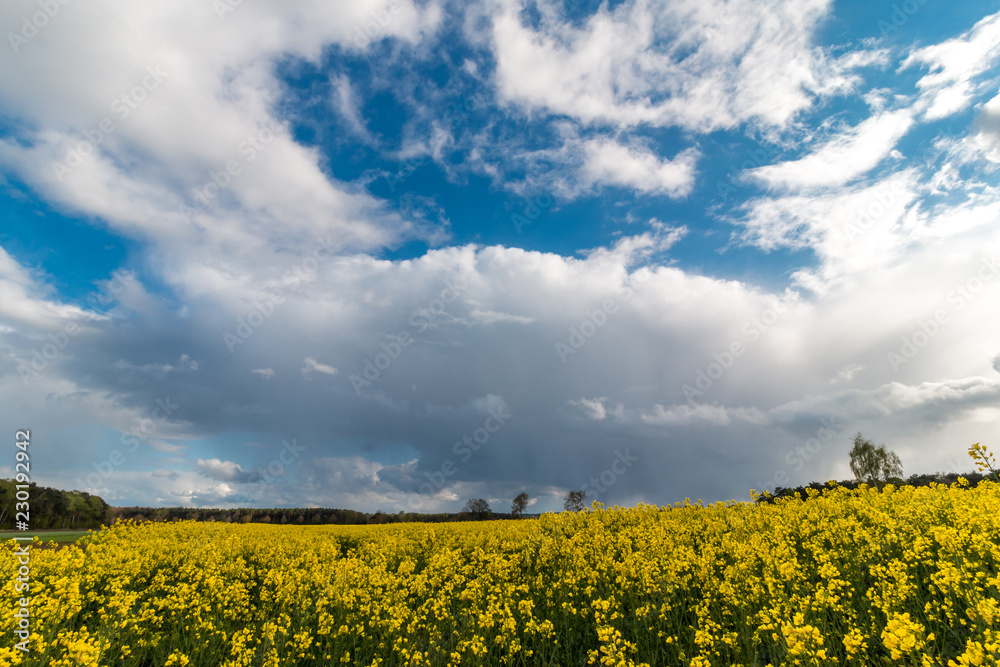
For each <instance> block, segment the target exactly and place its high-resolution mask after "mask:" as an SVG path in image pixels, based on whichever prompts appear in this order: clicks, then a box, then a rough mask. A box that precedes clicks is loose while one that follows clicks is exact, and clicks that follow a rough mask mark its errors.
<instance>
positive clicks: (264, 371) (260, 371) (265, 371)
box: [250, 368, 274, 380]
mask: <svg viewBox="0 0 1000 667" xmlns="http://www.w3.org/2000/svg"><path fill="white" fill-rule="evenodd" d="M250 372H251V373H256V374H257V375H259V376H261V377H262V378H264V379H265V380H270V379H271V378H273V377H274V369H272V368H255V369H253V370H252V371H250Z"/></svg>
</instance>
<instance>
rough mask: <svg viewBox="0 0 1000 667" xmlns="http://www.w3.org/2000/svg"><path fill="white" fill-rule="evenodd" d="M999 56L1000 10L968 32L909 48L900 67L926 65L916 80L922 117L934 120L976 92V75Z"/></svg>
mask: <svg viewBox="0 0 1000 667" xmlns="http://www.w3.org/2000/svg"><path fill="white" fill-rule="evenodd" d="M998 59H1000V13H997V14H992V15H990V16H987V17H986V18H984V19H982V20H980V21H979V22H978V23H976V25H975V26H973V28H972V29H971V30H969V31H968V32H966V33H964V34H962V35H959V36H958V37H955V38H953V39H949V40H946V41H944V42H941V43H939V44H933V45H931V46H925V47H923V48H921V49H917V50H915V51H913V52H912V53H911V54H910V55H909V57H907V59H906V60H905V61H903V64H902V66H901V69H902V68H906V67H910V66H913V65H926V66H927V67H928V68H929V69H930V71H929V72H928V73H927V74H925V75H924V76H923V77H922V78H921V79H920V80H919V81H918V82H917V87H918V88H920V89H921V90H922V91H923V93H922V95H921V105H922V106H923V108H924V118H926V119H927V120H935V119H938V118H945V117H947V116H950V115H952V114H954V113H957V112H959V111H961V110H963V109H965V108H966V107H968V106H969V104H970V103H971V102H972V99H973V97H974V96H975V95H976V94H977V88H978V85H977V83H976V81H975V79H976V77H978V76H979V75H981V74H983V73H984V72H985V71H987V70H988V69H989V68H990V67H992V66H993V65H994V64H995V63H996V62H997V60H998Z"/></svg>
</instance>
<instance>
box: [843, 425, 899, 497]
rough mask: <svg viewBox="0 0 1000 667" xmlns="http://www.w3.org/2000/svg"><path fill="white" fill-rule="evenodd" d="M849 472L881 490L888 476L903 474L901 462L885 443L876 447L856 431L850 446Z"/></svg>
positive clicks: (859, 479)
mask: <svg viewBox="0 0 1000 667" xmlns="http://www.w3.org/2000/svg"><path fill="white" fill-rule="evenodd" d="M851 472H853V473H854V476H855V477H856V478H857V479H858V481H860V482H867V483H870V484H874V485H875V488H876V489H878V490H879V491H881V490H882V486H883V485H884V484H885V483H886V482H888V481H889V478H890V477H902V476H903V464H902V463H901V462H900V460H899V457H898V456H896V454H895V452H892V451H889V450H887V449H886V448H885V445H879V446H878V447H876V446H875V443H873V442H872V441H871V440H869V439H868V438H866V437H864V436H863V435H861V433H860V432H858V433H856V434H855V435H854V447H852V448H851Z"/></svg>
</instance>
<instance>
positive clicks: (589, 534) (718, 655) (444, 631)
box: [0, 482, 1000, 667]
mask: <svg viewBox="0 0 1000 667" xmlns="http://www.w3.org/2000/svg"><path fill="white" fill-rule="evenodd" d="M810 495H811V497H810V498H809V499H808V500H800V499H796V498H787V499H781V500H779V501H777V502H775V503H760V504H749V503H734V502H730V503H716V504H713V505H708V506H703V505H702V504H701V503H700V502H699V503H695V504H692V503H690V502H687V501H686V502H685V503H682V504H678V505H675V506H673V507H653V506H645V505H642V506H639V507H637V508H632V509H619V508H610V509H605V508H603V507H601V506H599V505H596V504H595V507H594V509H593V511H590V512H580V513H575V514H574V513H564V514H547V515H544V516H542V517H541V518H540V519H533V520H522V521H492V522H476V523H452V524H402V525H381V526H273V525H262V524H251V525H236V524H219V523H192V522H183V523H168V524H163V523H160V524H143V525H137V524H132V523H123V524H119V525H116V526H114V527H113V528H110V529H105V530H102V531H100V532H99V533H95V534H94V535H92V536H90V537H88V538H85V539H84V540H83V541H82V542H81V543H80V545H79V546H73V547H67V548H62V549H37V550H33V551H32V557H31V586H32V588H31V591H30V599H31V604H30V609H31V632H32V636H31V641H30V648H31V653H30V654H24V653H23V652H22V651H19V650H17V649H15V648H14V645H15V643H16V639H15V636H14V634H13V632H12V628H11V624H10V623H5V624H4V625H3V626H2V627H0V634H2V641H0V665H19V664H20V665H29V664H45V665H51V666H54V667H55V666H64V665H65V666H72V667H79V666H80V665H188V666H190V667H201V666H205V667H208V666H212V667H217V666H220V665H221V666H223V667H257V666H277V665H297V666H305V665H330V664H347V665H383V666H389V665H584V664H590V665H618V666H634V667H637V666H640V665H647V666H653V665H656V666H658V665H678V666H681V665H682V666H685V667H687V666H701V667H710V666H721V665H725V666H726V667H729V666H731V665H741V666H745V667H750V666H751V665H760V666H765V665H773V666H777V665H858V666H862V665H864V666H868V665H927V666H930V665H949V666H955V667H958V666H962V667H964V666H966V665H996V664H997V663H998V661H1000V569H998V568H1000V485H998V484H995V483H992V482H983V483H981V484H980V485H979V486H977V487H976V488H966V487H964V486H961V485H958V484H956V485H954V486H953V487H946V486H941V485H932V486H931V487H926V488H916V489H914V488H903V489H896V488H894V487H893V486H891V485H888V486H887V487H886V489H885V491H884V492H883V493H878V492H877V491H875V490H874V489H870V488H868V487H865V486H862V487H861V488H860V489H859V490H856V491H848V490H846V489H842V488H834V487H830V488H828V489H827V490H825V491H823V492H822V493H817V492H815V491H811V492H810ZM11 544H12V543H8V547H7V548H3V549H0V585H2V588H0V598H2V600H0V604H3V606H4V608H5V609H8V610H10V609H12V608H14V605H15V600H16V599H17V598H18V597H20V596H21V595H22V594H21V593H17V592H15V590H14V581H15V576H16V575H15V572H16V569H17V559H16V557H14V556H13V552H12V550H13V547H12V546H11ZM8 619H9V614H8Z"/></svg>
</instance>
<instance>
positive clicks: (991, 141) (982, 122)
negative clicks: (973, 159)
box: [973, 95, 1000, 162]
mask: <svg viewBox="0 0 1000 667" xmlns="http://www.w3.org/2000/svg"><path fill="white" fill-rule="evenodd" d="M976 126H977V132H976V134H975V135H973V142H974V144H975V146H976V147H977V148H978V149H979V150H980V151H981V152H982V154H983V156H984V157H985V158H986V159H987V160H989V161H991V162H1000V95H997V96H996V97H994V98H993V99H991V100H990V101H989V102H987V103H986V104H984V105H983V106H982V108H981V109H980V110H979V114H978V115H977V117H976Z"/></svg>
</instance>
